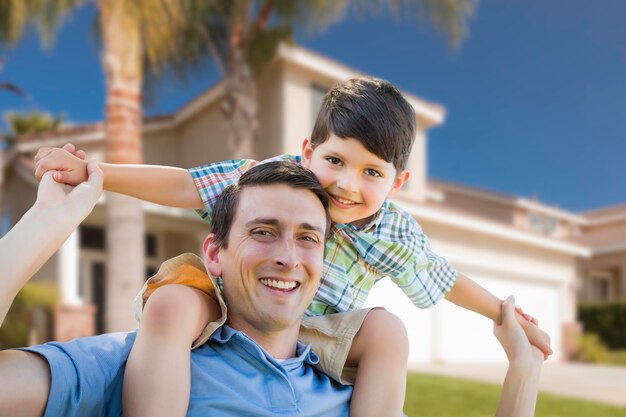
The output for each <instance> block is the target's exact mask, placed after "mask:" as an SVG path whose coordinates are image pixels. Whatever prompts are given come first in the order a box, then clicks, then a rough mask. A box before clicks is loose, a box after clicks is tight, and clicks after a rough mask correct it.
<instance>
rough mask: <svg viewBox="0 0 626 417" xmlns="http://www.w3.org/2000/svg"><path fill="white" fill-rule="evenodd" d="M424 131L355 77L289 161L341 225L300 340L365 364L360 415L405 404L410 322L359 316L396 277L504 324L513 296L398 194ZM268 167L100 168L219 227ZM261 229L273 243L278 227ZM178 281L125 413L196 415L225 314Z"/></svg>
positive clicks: (137, 355)
mask: <svg viewBox="0 0 626 417" xmlns="http://www.w3.org/2000/svg"><path fill="white" fill-rule="evenodd" d="M415 133H416V132H415V113H414V111H413V109H412V107H411V105H410V104H409V103H408V102H407V101H406V100H405V99H404V97H402V95H401V94H400V92H399V91H398V90H397V89H396V88H395V87H393V86H392V85H391V84H389V83H387V82H385V81H381V80H376V79H368V78H359V79H353V80H350V81H348V82H346V83H343V84H339V85H337V86H335V87H333V88H332V89H331V90H330V91H329V92H328V93H327V95H326V96H325V98H324V100H323V103H322V106H321V109H320V112H319V114H318V117H317V120H316V123H315V126H314V128H313V132H312V135H311V138H310V139H305V140H304V142H303V144H302V155H301V157H295V156H280V157H277V158H279V159H287V160H291V161H293V162H294V163H300V164H302V165H304V166H306V167H308V168H309V169H311V170H312V171H313V172H314V173H315V175H316V176H317V178H318V179H319V181H320V183H321V184H322V186H323V188H324V189H325V190H326V191H327V192H328V194H329V195H330V199H331V207H330V215H331V218H332V220H333V223H334V225H333V228H332V235H331V237H330V239H329V240H328V243H327V247H326V259H325V266H324V273H323V275H322V280H321V284H320V288H319V290H318V292H317V294H316V296H315V299H314V300H313V302H312V304H311V305H310V306H309V308H308V310H307V313H306V314H307V316H311V317H310V318H309V319H310V321H309V322H307V325H305V326H304V327H303V329H304V330H303V332H302V333H301V336H300V337H301V338H302V339H304V340H305V341H310V342H314V349H315V350H316V352H318V353H320V356H321V357H322V362H321V367H322V369H323V370H324V371H325V372H327V373H329V374H330V375H331V376H333V377H334V378H335V379H337V380H338V381H340V382H350V381H351V379H350V378H349V375H348V373H347V371H349V368H351V367H355V366H357V367H358V372H357V373H356V379H355V381H354V383H355V386H354V394H353V400H352V402H351V415H358V416H381V415H390V416H391V415H400V414H401V410H402V405H403V402H404V390H405V383H406V361H407V355H408V343H407V340H406V334H405V333H404V329H403V326H402V325H401V323H400V322H399V320H398V319H397V318H396V317H395V316H393V315H391V314H389V313H387V312H385V311H384V310H373V311H370V312H357V313H356V314H355V313H353V312H352V311H353V310H356V309H359V308H360V307H361V306H362V305H363V303H364V301H365V299H366V297H367V295H368V293H369V291H370V290H371V288H372V286H373V285H374V284H375V283H376V282H377V281H378V280H380V279H381V278H383V277H385V276H389V277H390V278H391V279H392V280H393V281H394V282H395V283H396V284H397V285H398V286H400V288H402V290H403V291H404V292H405V293H406V294H407V296H408V297H409V298H410V299H411V300H412V301H413V303H414V304H415V305H416V306H418V307H421V308H427V307H430V306H432V305H434V304H435V303H437V302H438V301H439V300H441V299H442V298H443V297H445V298H447V299H448V300H450V301H452V302H453V303H455V304H457V305H459V306H461V307H464V308H467V309H469V310H472V311H475V312H478V313H480V314H482V315H484V316H486V317H488V318H490V319H492V320H494V321H495V322H498V323H499V322H500V320H501V314H500V307H501V304H502V300H500V299H498V298H497V297H495V296H494V295H492V294H490V293H489V292H488V291H486V290H485V289H483V288H482V287H480V286H479V285H478V284H476V283H474V282H473V281H471V280H470V279H469V278H467V277H466V276H464V275H462V274H458V273H457V272H456V271H455V270H454V269H453V268H452V267H451V266H450V265H449V264H448V263H447V261H446V260H445V259H443V258H442V257H440V256H438V255H436V254H435V253H434V252H432V251H431V250H430V246H429V242H428V238H427V237H426V236H425V235H424V234H423V232H422V230H421V228H420V227H419V225H418V224H417V222H416V221H415V220H414V219H413V218H412V217H411V216H410V215H409V214H407V213H406V212H404V211H403V210H402V209H400V208H399V207H398V206H396V205H395V204H393V203H391V202H390V201H389V200H388V198H389V197H391V196H393V195H394V194H395V193H396V192H397V191H398V190H399V189H400V188H401V187H402V185H403V184H404V183H405V182H406V181H407V180H408V178H409V172H408V171H407V170H406V164H407V160H408V157H409V154H410V151H411V147H412V145H413V141H414V138H415ZM274 159H276V158H274ZM257 163H259V162H257V161H252V160H239V161H227V162H221V163H214V164H209V165H206V166H202V167H198V168H193V169H190V170H189V172H187V171H186V170H183V169H178V168H171V167H160V166H143V165H142V166H130V165H126V166H124V165H111V164H100V166H101V168H102V170H103V171H104V175H105V182H104V188H105V189H107V190H109V191H114V192H120V193H124V194H128V195H131V196H134V197H137V198H140V199H143V200H147V201H152V202H155V203H159V204H164V205H169V206H176V207H188V208H199V207H203V208H204V211H200V213H201V215H202V217H203V218H204V219H205V220H207V221H209V222H210V218H211V212H212V206H213V204H214V201H215V198H216V196H217V195H219V194H220V193H221V191H222V190H223V189H224V188H225V187H226V186H228V185H229V184H231V183H233V182H236V181H237V179H238V178H239V177H240V176H241V173H242V172H245V171H246V170H247V169H249V168H250V167H251V166H254V165H255V164H257ZM36 165H37V171H36V175H37V177H38V178H39V177H40V176H41V175H42V174H43V173H44V172H45V171H48V170H56V171H57V172H56V173H55V174H54V178H55V180H56V181H58V182H65V183H68V184H78V183H80V182H81V181H83V180H84V179H85V178H86V168H85V165H86V163H85V162H84V161H83V160H82V159H81V158H78V157H76V156H73V155H72V154H71V153H70V152H67V151H66V150H62V149H49V148H46V149H41V150H40V151H39V152H38V154H37V156H36ZM189 174H191V175H189ZM258 233H261V234H263V236H266V237H267V239H270V240H271V239H272V238H273V236H272V235H273V233H274V231H273V230H271V229H267V230H259V231H258ZM287 249H290V248H286V250H287ZM277 262H278V261H277ZM280 262H289V260H288V259H287V260H280ZM166 281H167V280H166ZM169 282H171V283H180V282H182V283H184V284H187V285H165V286H160V287H159V288H158V289H156V290H155V289H154V288H155V284H154V283H152V282H151V285H152V287H150V286H149V287H148V289H147V292H144V296H145V295H146V294H148V295H150V297H149V298H148V300H147V301H146V304H145V307H144V312H143V318H142V320H141V323H140V327H139V336H138V338H137V342H136V344H135V346H134V347H133V351H132V353H131V356H130V357H129V361H128V365H127V367H126V375H125V380H124V407H125V409H124V411H125V415H130V416H132V415H168V416H172V415H183V414H184V412H185V410H186V405H187V401H188V394H189V346H191V345H193V347H195V346H197V345H198V344H201V343H203V342H204V341H206V339H207V338H208V335H207V331H206V330H205V331H203V329H205V325H206V323H207V322H212V321H214V320H216V319H217V317H216V316H217V313H216V311H217V308H216V306H215V303H214V302H213V301H212V299H211V298H210V297H209V296H207V294H206V292H207V291H205V292H202V291H200V290H198V288H201V286H199V285H194V284H193V283H190V282H185V280H184V279H182V281H181V280H180V279H169ZM161 284H162V283H159V284H158V285H161ZM263 284H264V285H266V286H268V287H270V288H272V289H273V290H275V291H295V290H297V287H296V288H293V287H292V286H291V284H290V283H288V282H285V281H282V280H280V279H276V280H265V281H264V282H263ZM192 287H193V288H192ZM198 300H200V302H198ZM318 316H326V318H327V317H331V319H330V321H324V320H325V318H324V317H322V318H320V319H319V320H320V322H322V323H321V324H320V322H316V320H317V319H318ZM518 320H519V321H520V323H521V324H522V327H523V329H524V331H525V332H526V335H527V336H528V339H529V341H530V342H531V343H532V344H534V345H535V346H537V347H538V348H540V349H541V350H542V351H543V352H544V355H546V357H547V355H549V354H551V349H550V341H549V337H548V335H547V334H545V333H544V332H542V331H541V330H539V328H538V327H537V326H536V322H534V320H533V319H529V318H528V316H524V315H523V314H520V313H518ZM328 323H331V324H330V325H328ZM333 334H334V335H335V336H336V340H334V341H333V340H332V336H333ZM320 340H322V342H320ZM344 367H345V368H346V372H344ZM165 381H167V383H165Z"/></svg>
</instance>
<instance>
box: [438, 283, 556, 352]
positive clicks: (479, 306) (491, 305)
mask: <svg viewBox="0 0 626 417" xmlns="http://www.w3.org/2000/svg"><path fill="white" fill-rule="evenodd" d="M446 299H447V300H448V301H451V302H453V303H454V304H456V305H458V306H459V307H463V308H465V309H468V310H471V311H474V312H476V313H478V314H481V315H483V316H485V317H487V318H490V319H491V320H493V321H494V322H496V323H501V322H502V313H501V305H502V301H503V300H501V299H499V298H498V297H496V296H495V295H493V294H491V293H490V292H489V291H487V290H486V289H484V288H483V287H481V286H480V285H478V284H477V283H476V282H474V281H472V280H471V279H470V278H468V277H467V276H465V275H463V274H461V273H459V275H458V277H457V280H456V282H455V284H454V286H453V287H452V290H450V292H449V293H448V294H447V295H446ZM515 318H516V319H517V321H518V323H519V324H520V325H521V326H522V328H523V329H524V332H525V333H526V335H527V336H528V339H529V340H530V342H531V343H532V344H533V345H535V346H537V347H538V348H539V349H541V351H543V353H544V355H545V357H546V358H547V357H548V355H551V354H552V349H551V348H550V337H549V336H548V334H547V333H545V332H544V331H542V330H541V329H539V327H537V326H536V324H535V323H533V322H532V321H529V320H527V319H526V318H524V316H523V315H522V314H520V313H519V312H517V311H516V312H515Z"/></svg>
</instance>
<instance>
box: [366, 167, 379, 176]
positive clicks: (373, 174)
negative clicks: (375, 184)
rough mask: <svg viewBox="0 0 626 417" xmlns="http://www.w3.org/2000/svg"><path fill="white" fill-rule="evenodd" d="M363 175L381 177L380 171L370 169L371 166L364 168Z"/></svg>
mask: <svg viewBox="0 0 626 417" xmlns="http://www.w3.org/2000/svg"><path fill="white" fill-rule="evenodd" d="M365 175H369V176H370V177H382V175H381V174H380V172H378V171H376V170H375V169H371V168H368V169H366V170H365Z"/></svg>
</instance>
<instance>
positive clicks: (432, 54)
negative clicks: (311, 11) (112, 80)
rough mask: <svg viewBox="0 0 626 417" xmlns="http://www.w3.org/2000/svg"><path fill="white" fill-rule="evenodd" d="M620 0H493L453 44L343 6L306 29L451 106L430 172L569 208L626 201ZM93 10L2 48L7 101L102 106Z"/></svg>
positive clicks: (164, 108)
mask: <svg viewBox="0 0 626 417" xmlns="http://www.w3.org/2000/svg"><path fill="white" fill-rule="evenodd" d="M623 16H626V2H624V1H622V0H601V1H599V2H589V1H585V0H553V1H550V2H528V1H523V0H509V1H504V2H503V1H496V0H485V1H483V2H482V3H481V4H480V6H479V8H478V13H477V16H476V17H475V18H474V19H473V20H472V21H471V22H470V36H469V38H468V39H467V40H466V41H465V42H464V43H463V44H462V45H461V48H460V49H459V50H458V51H453V50H451V49H450V48H448V47H447V44H446V40H445V39H444V37H443V36H442V35H440V34H438V33H436V32H434V31H433V30H431V29H429V28H428V27H427V25H425V24H416V23H415V22H413V21H411V22H409V21H404V22H403V21H400V22H397V21H393V20H392V19H383V18H377V19H363V20H356V19H347V20H344V21H343V22H342V23H340V24H337V25H335V26H332V27H331V28H329V29H328V30H326V31H324V32H323V33H321V34H317V35H313V36H300V37H299V39H298V42H299V43H300V44H302V45H303V46H306V47H308V48H310V49H312V50H314V51H317V52H318V53H321V54H324V55H327V56H329V57H332V58H334V59H336V60H338V61H340V62H343V63H345V64H347V65H349V66H351V67H353V68H356V69H358V70H360V71H362V72H365V73H368V74H372V75H375V76H378V77H381V78H385V79H387V80H389V81H391V82H392V83H394V84H396V85H398V86H399V87H400V88H402V89H404V90H406V91H408V92H411V93H413V94H415V95H417V96H420V97H423V98H425V99H428V100H430V101H433V102H436V103H440V104H443V105H444V106H445V107H446V109H447V119H446V121H445V123H444V124H443V125H442V126H440V127H438V128H436V129H434V130H432V131H431V133H430V135H429V162H428V163H429V165H428V172H429V175H430V176H431V177H434V178H437V179H442V180H447V181H452V182H455V183H460V184H466V185H470V186H474V187H480V188H485V189H488V190H492V191H498V192H503V193H507V194H513V195H519V196H524V197H532V196H538V197H539V199H540V200H541V201H543V202H545V203H547V204H551V205H555V206H558V207H562V208H565V209H568V210H573V211H584V210H589V209H593V208H598V207H604V206H609V205H616V204H623V203H626V180H625V178H626V163H624V160H625V159H626V158H625V157H626V82H624V79H625V74H626V25H624V24H623ZM92 21H93V10H92V9H91V8H89V7H87V8H84V9H82V10H81V11H80V12H79V13H77V14H75V15H74V16H73V17H72V18H71V19H69V20H68V21H67V22H66V24H65V25H64V26H63V29H62V30H61V32H60V33H59V35H58V38H57V41H56V44H55V46H54V47H53V48H52V50H50V51H47V52H45V51H42V48H41V46H40V43H39V40H38V37H37V36H36V35H35V34H34V33H29V34H28V35H27V36H26V37H25V38H24V39H23V40H22V41H21V42H20V43H19V44H18V45H17V46H16V47H15V48H13V49H10V50H6V49H0V56H2V57H4V59H5V61H6V62H5V69H4V71H3V72H2V73H0V80H10V81H12V82H15V83H16V84H18V85H20V86H21V87H22V88H23V89H25V90H27V91H28V93H29V95H30V98H29V99H28V100H23V99H20V98H16V97H12V96H11V95H9V94H6V93H4V94H1V95H0V112H2V113H4V112H5V111H7V110H10V109H16V110H25V109H41V110H48V111H52V112H54V113H65V114H66V115H67V119H68V120H70V121H72V122H90V121H97V120H101V119H102V114H103V103H104V81H103V76H102V70H101V68H100V63H99V57H98V52H97V50H96V44H95V42H94V41H93V39H92V38H93V37H92V36H91V32H92ZM215 79H216V78H215V74H214V73H212V72H209V73H207V74H206V75H204V76H202V77H198V78H195V79H193V80H192V82H191V83H190V84H189V86H188V87H187V88H185V87H183V86H181V85H179V84H177V85H171V84H170V85H164V86H162V87H160V88H159V89H158V90H157V97H158V101H157V103H156V105H154V106H153V107H151V108H148V109H146V113H147V114H154V113H164V112H169V111H172V110H175V109H177V108H178V107H179V106H181V105H182V104H184V103H185V102H186V101H187V100H189V99H190V98H192V97H194V96H195V95H197V94H198V93H199V92H200V91H202V90H203V89H204V88H207V87H208V86H209V85H210V84H211V83H212V82H214V80H215Z"/></svg>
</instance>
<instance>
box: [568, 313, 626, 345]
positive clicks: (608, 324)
mask: <svg viewBox="0 0 626 417" xmlns="http://www.w3.org/2000/svg"><path fill="white" fill-rule="evenodd" d="M578 319H579V320H580V321H581V322H582V323H583V328H584V331H585V332H587V333H595V334H597V335H598V336H599V337H600V339H601V340H602V341H603V342H604V343H606V345H607V346H608V347H610V348H611V349H624V348H626V302H624V301H619V302H601V303H585V304H580V305H579V306H578Z"/></svg>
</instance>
